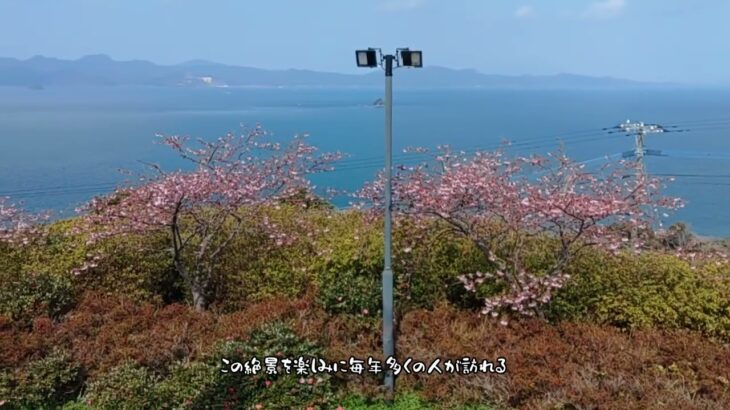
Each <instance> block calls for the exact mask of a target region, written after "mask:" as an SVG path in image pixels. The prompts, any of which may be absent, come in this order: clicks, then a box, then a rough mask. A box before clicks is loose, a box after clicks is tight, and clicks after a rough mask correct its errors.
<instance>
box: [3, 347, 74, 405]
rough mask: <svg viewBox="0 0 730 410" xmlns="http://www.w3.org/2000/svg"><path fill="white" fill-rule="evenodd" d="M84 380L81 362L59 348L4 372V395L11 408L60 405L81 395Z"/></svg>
mask: <svg viewBox="0 0 730 410" xmlns="http://www.w3.org/2000/svg"><path fill="white" fill-rule="evenodd" d="M81 381H82V378H81V372H80V367H79V365H78V364H76V363H74V362H73V361H72V359H71V356H70V354H69V353H68V352H66V351H63V350H59V349H56V350H53V351H52V352H51V353H49V354H48V355H47V356H46V357H43V358H41V359H38V360H34V361H31V362H29V363H27V364H26V365H25V366H23V367H22V368H20V369H18V370H16V371H14V372H13V371H4V372H2V373H0V397H2V398H4V399H5V400H6V403H5V404H6V406H8V408H32V409H35V408H57V407H60V406H61V405H62V404H63V403H64V402H66V401H68V400H69V399H71V398H74V397H75V396H76V395H77V393H78V391H79V389H80V387H81ZM3 408H5V407H3Z"/></svg>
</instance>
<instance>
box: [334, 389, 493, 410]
mask: <svg viewBox="0 0 730 410" xmlns="http://www.w3.org/2000/svg"><path fill="white" fill-rule="evenodd" d="M343 407H344V408H345V409H347V410H420V409H441V408H443V409H454V410H490V409H493V407H490V406H486V405H476V406H466V405H464V406H458V405H457V406H449V407H442V406H440V405H439V404H438V403H429V402H427V401H425V400H423V398H421V397H420V396H419V395H418V394H417V393H415V392H407V393H402V394H398V395H397V396H396V398H395V400H394V401H393V404H392V405H389V404H387V403H385V402H384V401H383V400H373V399H368V398H365V397H361V396H357V395H352V396H349V397H347V398H346V399H345V400H344V403H343Z"/></svg>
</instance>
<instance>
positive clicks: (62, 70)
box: [0, 54, 666, 88]
mask: <svg viewBox="0 0 730 410" xmlns="http://www.w3.org/2000/svg"><path fill="white" fill-rule="evenodd" d="M354 63H355V62H354V61H353V64H354ZM396 75H397V77H398V79H397V81H398V86H399V87H419V88H420V87H423V88H427V87H454V88H455V87H460V88H461V87H467V88H627V87H657V86H662V85H666V84H660V83H644V82H637V81H631V80H623V79H617V78H610V77H589V76H582V75H574V74H558V75H544V76H543V75H541V76H532V75H523V76H507V75H489V74H482V73H480V72H478V71H476V70H455V69H450V68H443V67H424V68H422V69H408V70H406V69H403V70H398V71H397V72H396ZM382 81H383V74H382V72H381V71H380V70H372V72H370V73H367V74H360V75H357V74H337V73H327V72H318V71H310V70H294V69H290V70H265V69H260V68H251V67H240V66H231V65H225V64H218V63H214V62H210V61H205V60H192V61H188V62H185V63H181V64H176V65H158V64H154V63H151V62H149V61H142V60H132V61H115V60H112V59H111V58H110V57H109V56H107V55H104V54H97V55H89V56H85V57H82V58H80V59H78V60H61V59H57V58H49V57H43V56H36V57H32V58H29V59H27V60H18V59H14V58H0V86H24V87H31V88H43V87H47V86H79V85H83V86H114V85H149V86H200V87H216V86H217V87H372V86H380V85H381V84H382Z"/></svg>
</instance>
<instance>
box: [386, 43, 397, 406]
mask: <svg viewBox="0 0 730 410" xmlns="http://www.w3.org/2000/svg"><path fill="white" fill-rule="evenodd" d="M393 59H394V57H393V56H392V55H386V56H385V57H384V62H385V186H384V187H383V188H384V189H385V224H384V225H385V230H384V232H383V233H384V241H383V245H384V249H383V357H384V358H385V359H387V358H388V357H390V356H395V333H394V332H393V269H392V267H391V258H392V252H391V247H392V232H393V226H392V210H393V209H392V208H393V199H392V195H391V194H392V192H391V191H392V189H391V188H392V183H391V182H392V171H393ZM383 384H384V385H385V389H386V392H387V393H388V395H389V397H388V399H391V398H392V396H393V394H394V392H395V377H394V375H393V371H391V370H386V371H385V379H384V381H383Z"/></svg>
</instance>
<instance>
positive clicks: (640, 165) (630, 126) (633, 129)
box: [604, 120, 688, 179]
mask: <svg viewBox="0 0 730 410" xmlns="http://www.w3.org/2000/svg"><path fill="white" fill-rule="evenodd" d="M604 130H606V131H608V133H609V134H617V133H620V134H625V135H626V136H634V137H635V143H634V150H633V151H626V152H624V153H623V157H624V158H630V157H636V178H637V179H639V178H643V177H645V176H646V166H645V165H644V156H646V155H654V156H662V153H661V151H659V150H648V149H646V145H645V144H644V137H646V136H647V135H649V134H658V133H664V132H685V131H688V130H680V129H678V128H677V126H676V125H670V126H663V125H659V124H644V123H643V122H632V121H630V120H626V122H622V123H621V124H619V125H616V126H613V127H610V128H604Z"/></svg>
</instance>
